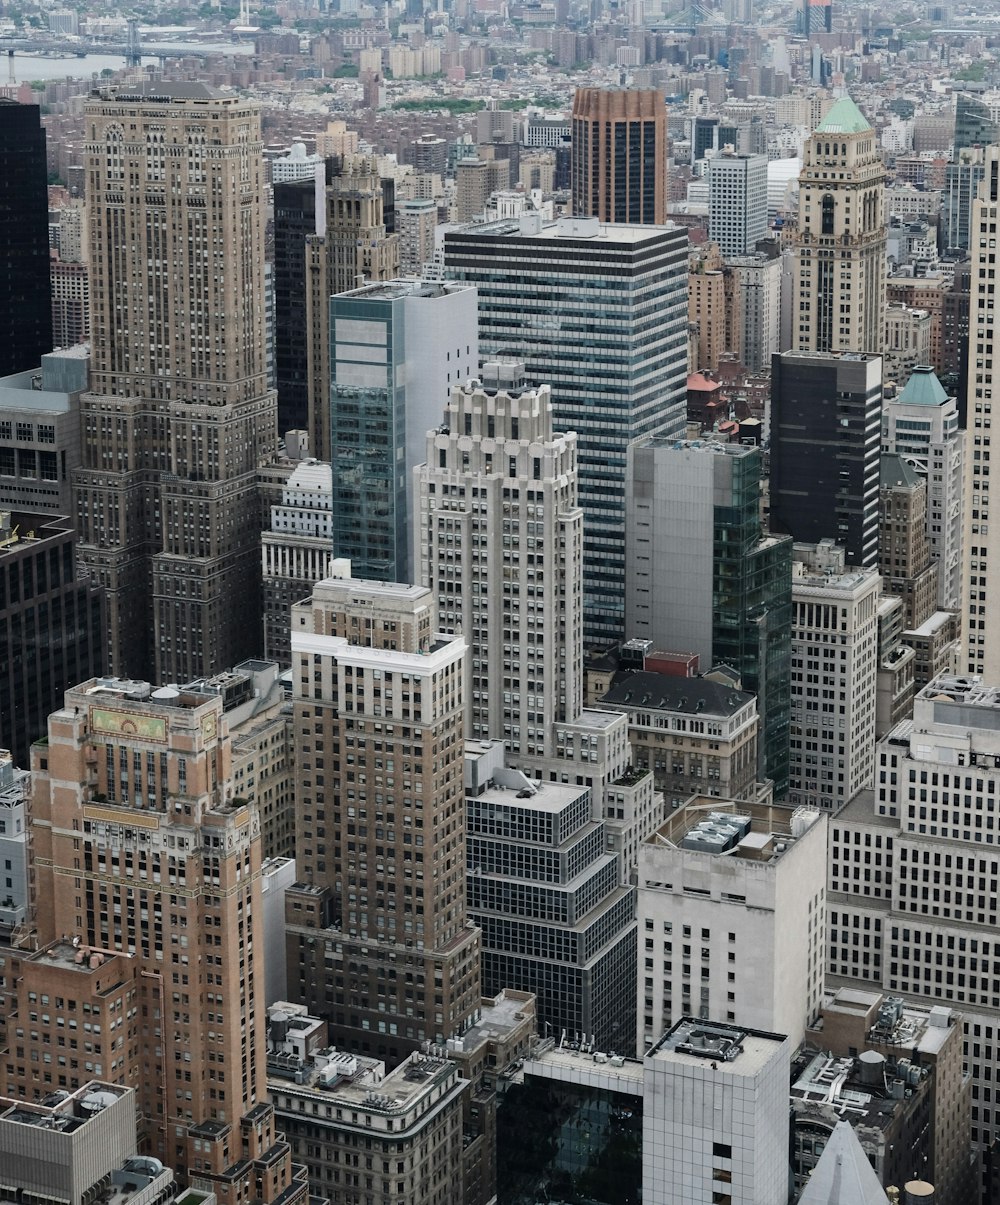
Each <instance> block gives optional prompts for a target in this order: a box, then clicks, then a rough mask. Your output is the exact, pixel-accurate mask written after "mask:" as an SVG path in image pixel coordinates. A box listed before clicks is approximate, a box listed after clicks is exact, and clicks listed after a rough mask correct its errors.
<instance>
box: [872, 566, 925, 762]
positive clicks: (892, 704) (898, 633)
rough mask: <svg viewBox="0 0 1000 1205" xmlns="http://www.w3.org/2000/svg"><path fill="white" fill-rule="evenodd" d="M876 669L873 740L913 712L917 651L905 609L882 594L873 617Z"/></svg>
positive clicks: (899, 601) (893, 597)
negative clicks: (908, 627) (907, 624)
mask: <svg viewBox="0 0 1000 1205" xmlns="http://www.w3.org/2000/svg"><path fill="white" fill-rule="evenodd" d="M883 585H884V583H883ZM876 623H877V627H878V637H877V639H878V652H877V654H876V657H877V662H878V669H877V670H876V673H875V738H876V740H877V739H878V738H880V737H882V736H884V735H885V734H886V733H887V732H889V731H890V730H891V729H893V728H895V727H896V725H897V724H898V723H899V722H900V720H903V719H905V718H906V717H907V716H908V715H909V714H910V712H911V711H912V710H913V696H914V694H915V693H916V689H917V686H916V682H917V668H918V662H917V651H916V649H915V648H913V647H911V645H910V643H909V635H910V632H911V631H914V630H917V629H912V628H911V629H909V630H907V628H906V608H905V606H904V603H903V598H902V597H900V596H899V595H894V594H887V593H885V592H883V593H882V595H881V597H880V598H879V600H878V610H877V615H876Z"/></svg>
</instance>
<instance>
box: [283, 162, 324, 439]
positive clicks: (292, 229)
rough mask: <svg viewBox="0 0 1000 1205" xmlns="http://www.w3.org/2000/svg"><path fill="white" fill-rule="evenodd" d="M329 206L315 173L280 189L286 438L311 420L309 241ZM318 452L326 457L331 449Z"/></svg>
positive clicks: (288, 183)
mask: <svg viewBox="0 0 1000 1205" xmlns="http://www.w3.org/2000/svg"><path fill="white" fill-rule="evenodd" d="M317 192H318V194H319V195H318V196H317ZM325 204H326V202H325V194H324V192H323V190H322V188H320V189H317V182H316V179H315V177H314V175H312V176H310V177H309V178H307V179H304V180H293V181H289V182H286V183H281V184H275V186H274V361H275V379H276V388H277V390H278V432H279V434H282V435H283V434H284V433H285V432H286V431H290V430H292V429H300V430H304V429H306V428H307V425H308V422H309V357H308V348H309V336H308V325H307V322H306V239H307V238H311V237H313V236H315V235H317V234H320V233H321V232H322V223H323V221H324V220H325V217H326V209H325ZM318 454H319V455H321V456H325V455H326V451H325V449H324V450H322V451H318Z"/></svg>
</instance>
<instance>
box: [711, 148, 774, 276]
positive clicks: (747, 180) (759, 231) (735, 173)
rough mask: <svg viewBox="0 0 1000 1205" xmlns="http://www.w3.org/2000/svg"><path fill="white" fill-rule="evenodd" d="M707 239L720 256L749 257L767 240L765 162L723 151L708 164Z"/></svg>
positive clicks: (727, 150)
mask: <svg viewBox="0 0 1000 1205" xmlns="http://www.w3.org/2000/svg"><path fill="white" fill-rule="evenodd" d="M708 236H709V238H710V239H711V240H712V242H713V243H716V244H717V245H718V247H719V250H720V251H721V252H722V256H723V259H729V257H730V256H732V255H751V254H752V253H753V252H754V251H755V250H756V247H757V243H758V242H759V241H760V240H761V239H765V238H767V159H766V158H765V157H764V156H763V155H738V154H737V153H736V152H735V151H734V150H732V149H730V148H726V149H725V150H723V151H722V152H721V153H720V154H718V155H714V156H713V157H712V158H711V159H710V160H709V161H708Z"/></svg>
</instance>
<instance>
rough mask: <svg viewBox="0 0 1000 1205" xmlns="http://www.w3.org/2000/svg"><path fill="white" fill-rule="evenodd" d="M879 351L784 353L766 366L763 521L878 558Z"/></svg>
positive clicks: (858, 561)
mask: <svg viewBox="0 0 1000 1205" xmlns="http://www.w3.org/2000/svg"><path fill="white" fill-rule="evenodd" d="M881 421H882V358H881V356H871V355H860V354H852V353H849V352H844V353H842V354H831V353H829V352H823V353H819V352H817V353H815V354H813V353H809V352H804V351H787V352H783V353H782V354H781V355H779V356H775V357H774V359H773V361H772V367H771V527H772V528H773V529H774V530H775V531H784V532H788V534H789V535H791V536H792V537H793V538H794V539H795V540H797V541H799V542H802V543H805V544H818V543H819V542H820V540H825V539H833V540H836V542H837V543H838V544H841V545H843V547H844V548H845V549H846V550H847V559H848V562H849V563H850V564H852V565H875V564H877V562H878V505H879V501H878V490H879V443H880V427H881Z"/></svg>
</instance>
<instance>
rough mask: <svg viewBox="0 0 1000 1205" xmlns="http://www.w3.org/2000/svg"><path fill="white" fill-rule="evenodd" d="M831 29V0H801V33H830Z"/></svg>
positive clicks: (807, 36) (805, 34) (806, 34)
mask: <svg viewBox="0 0 1000 1205" xmlns="http://www.w3.org/2000/svg"><path fill="white" fill-rule="evenodd" d="M832 29H833V4H832V0H802V33H803V35H804V36H805V37H806V38H807V39H808V38H809V37H810V35H811V34H817V33H830V32H831V30H832Z"/></svg>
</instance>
